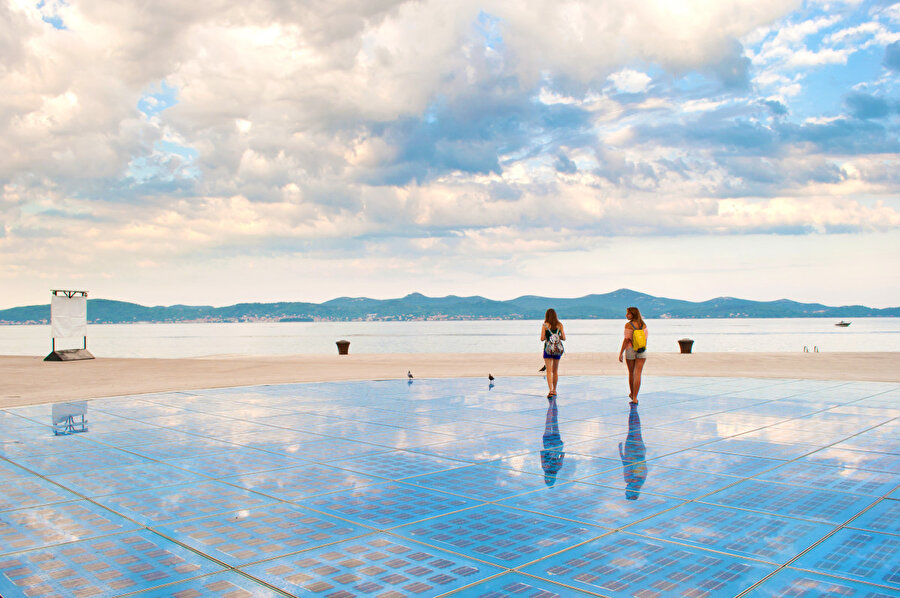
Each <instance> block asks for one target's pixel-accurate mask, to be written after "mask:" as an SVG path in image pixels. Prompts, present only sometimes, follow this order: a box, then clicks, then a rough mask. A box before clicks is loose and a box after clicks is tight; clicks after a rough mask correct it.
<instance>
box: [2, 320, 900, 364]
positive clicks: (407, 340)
mask: <svg viewBox="0 0 900 598" xmlns="http://www.w3.org/2000/svg"><path fill="white" fill-rule="evenodd" d="M852 322H853V323H852V325H851V326H850V327H849V328H838V327H836V326H835V325H834V323H835V320H834V319H833V318H828V319H819V318H797V319H709V320H648V321H647V324H648V326H649V330H650V335H649V350H650V351H654V352H665V353H676V352H678V343H677V341H678V339H680V338H692V339H694V352H695V353H710V352H716V351H759V352H783V351H788V352H791V351H803V347H804V346H806V347H808V348H809V350H810V351H812V350H814V348H815V347H818V349H819V351H822V352H825V351H832V352H833V351H900V318H855V319H854V320H852ZM564 324H565V326H566V334H567V335H568V337H569V340H568V342H567V343H566V350H567V351H569V352H575V351H577V352H610V353H611V352H615V351H618V350H619V343H620V342H621V335H622V330H623V327H624V320H621V321H619V320H564ZM539 334H540V322H539V321H532V320H524V321H478V322H290V323H287V322H285V323H277V324H268V323H247V324H108V325H92V326H89V327H88V348H89V349H90V350H91V352H92V353H93V354H94V355H96V356H97V357H199V356H206V355H292V354H335V353H337V349H336V348H335V344H334V343H335V341H337V340H340V339H346V340H348V341H350V352H351V353H521V352H528V351H534V352H536V353H537V352H538V351H540V349H541V343H540V341H539V340H538V338H539ZM80 343H81V340H80V339H78V341H77V342H75V341H70V342H68V343H67V344H62V343H59V342H58V343H57V348H69V347H75V346H81V345H80ZM49 351H50V327H49V326H0V355H46V354H47V353H48V352H49Z"/></svg>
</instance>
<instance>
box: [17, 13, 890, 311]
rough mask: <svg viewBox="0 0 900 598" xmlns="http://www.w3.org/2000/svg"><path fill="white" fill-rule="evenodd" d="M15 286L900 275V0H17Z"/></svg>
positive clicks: (460, 288)
mask: <svg viewBox="0 0 900 598" xmlns="http://www.w3.org/2000/svg"><path fill="white" fill-rule="evenodd" d="M0 155H2V156H3V158H2V160H0V290H2V294H0V308H2V307H13V306H17V305H28V304H39V303H47V302H48V301H49V299H48V297H49V291H50V289H56V288H67V289H78V290H87V291H89V293H90V296H91V297H102V298H107V299H119V300H125V301H135V302H138V303H142V304H145V305H170V304H176V303H181V304H203V305H228V304H232V303H237V302H245V301H261V302H267V301H315V302H320V301H325V300H328V299H331V298H334V297H339V296H368V297H378V298H387V297H399V296H403V295H406V294H407V293H411V292H421V293H424V294H426V295H431V296H443V295H447V294H456V295H482V296H486V297H490V298H493V299H508V298H513V297H518V296H521V295H526V294H536V295H544V296H551V297H577V296H582V295H585V294H588V293H604V292H609V291H613V290H615V289H618V288H622V287H627V288H631V289H635V290H638V291H642V292H646V293H650V294H653V295H661V296H667V297H674V298H679V299H688V300H705V299H709V298H712V297H717V296H735V297H743V298H748V299H756V300H772V299H779V298H789V299H794V300H798V301H815V302H822V303H826V304H829V305H845V304H865V305H869V306H873V307H887V306H897V305H900V274H898V271H900V269H898V267H897V264H898V263H900V160H898V157H900V3H891V2H884V1H877V0H850V1H843V0H839V1H834V2H832V1H820V0H807V1H805V2H798V1H793V0H674V1H672V0H665V1H664V0H646V1H644V2H632V1H631V0H589V1H581V0H515V1H511V0H510V1H507V0H479V1H475V0H453V1H452V2H447V1H446V0H415V1H412V0H306V1H286V0H284V1H282V0H245V1H243V2H241V3H235V2H231V1H226V0H204V1H203V2H184V1H183V0H177V1H176V0H155V1H154V2H149V3H148V2H145V1H144V0H117V2H114V3H111V2H109V1H108V0H69V1H62V0H42V1H41V2H39V3H34V2H33V1H32V2H26V1H22V0H0Z"/></svg>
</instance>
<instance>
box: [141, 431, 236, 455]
mask: <svg viewBox="0 0 900 598" xmlns="http://www.w3.org/2000/svg"><path fill="white" fill-rule="evenodd" d="M238 448H239V447H237V446H235V445H233V444H230V443H228V442H222V441H221V440H215V439H213V438H198V437H193V438H191V439H190V440H185V441H180V442H160V443H157V444H145V445H140V446H132V447H128V450H129V451H131V452H133V453H136V454H139V455H142V456H144V457H146V458H148V459H156V460H158V461H169V460H172V459H190V458H196V457H201V456H204V455H215V454H218V453H224V452H227V451H230V450H235V449H238Z"/></svg>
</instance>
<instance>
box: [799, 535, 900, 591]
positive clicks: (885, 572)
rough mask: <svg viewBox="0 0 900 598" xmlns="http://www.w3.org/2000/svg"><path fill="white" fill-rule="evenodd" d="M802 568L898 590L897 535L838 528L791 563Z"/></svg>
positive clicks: (899, 541) (899, 553) (899, 539)
mask: <svg viewBox="0 0 900 598" xmlns="http://www.w3.org/2000/svg"><path fill="white" fill-rule="evenodd" d="M791 567H792V568H795V569H805V570H808V571H815V572H818V573H825V574H828V575H835V576H838V577H844V578H847V579H853V580H857V581H863V582H869V583H875V584H879V585H884V586H888V587H891V588H894V589H895V591H897V590H900V536H894V535H890V534H880V533H877V532H870V531H864V530H856V529H846V528H845V529H840V530H838V531H837V532H835V534H834V535H833V536H830V537H828V538H826V539H825V540H824V541H823V542H821V543H820V544H818V545H817V546H816V547H815V548H813V549H812V550H810V551H809V552H807V553H806V554H804V555H803V556H801V557H800V558H799V559H797V560H796V561H794V562H793V563H791Z"/></svg>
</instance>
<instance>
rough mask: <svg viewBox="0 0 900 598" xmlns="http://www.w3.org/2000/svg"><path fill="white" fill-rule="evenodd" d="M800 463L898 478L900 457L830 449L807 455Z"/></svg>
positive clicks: (899, 474)
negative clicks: (850, 469)
mask: <svg viewBox="0 0 900 598" xmlns="http://www.w3.org/2000/svg"><path fill="white" fill-rule="evenodd" d="M800 461H801V462H809V463H816V464H819V465H832V466H835V467H850V468H852V469H867V470H870V471H883V472H887V473H892V474H894V475H896V476H900V455H890V454H884V453H875V452H867V451H858V450H849V449H842V448H836V447H832V448H826V449H823V450H821V451H818V452H815V453H813V454H811V455H807V456H805V457H803V458H802V459H800Z"/></svg>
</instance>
